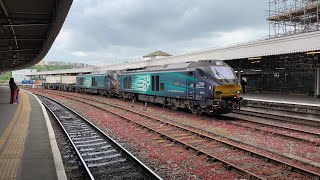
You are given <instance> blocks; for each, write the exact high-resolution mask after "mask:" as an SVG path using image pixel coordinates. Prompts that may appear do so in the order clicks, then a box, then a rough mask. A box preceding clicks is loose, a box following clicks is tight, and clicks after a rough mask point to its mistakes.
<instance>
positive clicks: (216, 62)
mask: <svg viewBox="0 0 320 180" xmlns="http://www.w3.org/2000/svg"><path fill="white" fill-rule="evenodd" d="M214 65H226V63H225V62H223V61H221V60H202V61H197V62H182V63H173V64H165V65H159V66H147V67H143V68H137V69H126V70H124V71H123V73H131V72H148V71H168V70H186V69H187V68H199V67H207V66H214Z"/></svg>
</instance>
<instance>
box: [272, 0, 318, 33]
mask: <svg viewBox="0 0 320 180" xmlns="http://www.w3.org/2000/svg"><path fill="white" fill-rule="evenodd" d="M319 8H320V0H269V11H268V15H267V16H268V18H267V20H268V21H269V37H280V36H288V35H293V34H300V33H305V32H312V31H318V30H319V10H320V9H319Z"/></svg>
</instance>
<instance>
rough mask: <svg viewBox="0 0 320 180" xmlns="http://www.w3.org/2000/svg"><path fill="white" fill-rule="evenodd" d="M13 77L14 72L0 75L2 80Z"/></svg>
mask: <svg viewBox="0 0 320 180" xmlns="http://www.w3.org/2000/svg"><path fill="white" fill-rule="evenodd" d="M11 77H12V72H11V71H10V72H6V73H3V74H1V75H0V81H7V80H10V78H11Z"/></svg>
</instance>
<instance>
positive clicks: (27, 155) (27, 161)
mask: <svg viewBox="0 0 320 180" xmlns="http://www.w3.org/2000/svg"><path fill="white" fill-rule="evenodd" d="M9 96H10V89H9V87H0V179H66V178H65V177H66V176H65V175H64V176H61V172H59V173H60V174H59V173H57V169H59V168H61V167H59V166H57V163H56V161H57V160H56V158H55V157H56V156H57V151H55V150H54V151H52V149H53V148H52V145H51V144H52V138H51V137H49V132H50V128H51V130H52V127H51V126H50V127H49V132H48V126H47V125H48V123H47V121H49V120H48V119H47V120H46V117H47V115H46V112H45V111H43V109H42V107H41V106H42V105H41V104H40V103H39V101H38V100H37V99H36V97H35V96H34V95H32V94H31V93H28V92H26V91H24V90H21V91H20V103H19V104H9ZM45 116H46V117H45ZM50 125H51V124H50ZM59 156H60V153H59V154H58V157H59ZM60 159H61V157H60ZM61 162H62V161H61ZM60 166H62V167H63V165H61V164H60ZM56 167H58V168H56ZM58 177H60V178H58ZM61 177H63V178H61Z"/></svg>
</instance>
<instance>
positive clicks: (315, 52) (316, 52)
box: [306, 51, 320, 54]
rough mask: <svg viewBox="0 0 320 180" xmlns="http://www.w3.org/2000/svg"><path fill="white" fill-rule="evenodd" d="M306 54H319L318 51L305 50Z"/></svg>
mask: <svg viewBox="0 0 320 180" xmlns="http://www.w3.org/2000/svg"><path fill="white" fill-rule="evenodd" d="M306 54H320V51H313V52H307V53H306Z"/></svg>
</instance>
